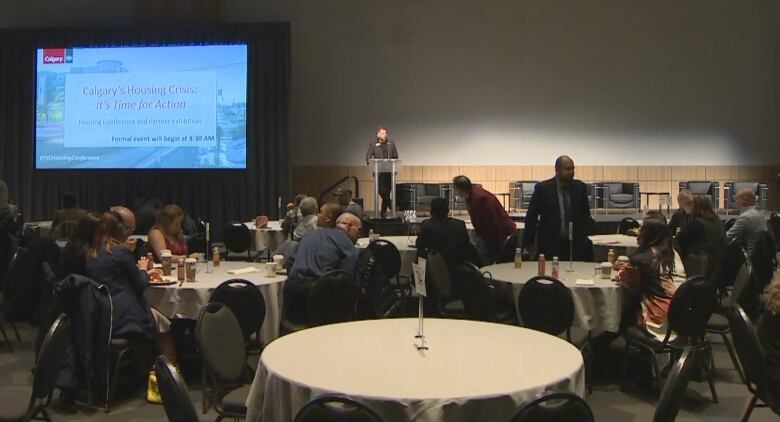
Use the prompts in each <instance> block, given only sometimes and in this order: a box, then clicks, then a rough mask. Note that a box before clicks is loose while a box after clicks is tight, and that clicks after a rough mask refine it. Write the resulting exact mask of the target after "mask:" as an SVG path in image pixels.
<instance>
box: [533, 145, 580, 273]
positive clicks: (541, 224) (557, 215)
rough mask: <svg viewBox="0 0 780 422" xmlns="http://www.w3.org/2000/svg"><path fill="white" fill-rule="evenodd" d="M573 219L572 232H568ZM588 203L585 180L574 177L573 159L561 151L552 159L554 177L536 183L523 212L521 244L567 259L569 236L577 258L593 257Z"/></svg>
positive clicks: (575, 258)
mask: <svg viewBox="0 0 780 422" xmlns="http://www.w3.org/2000/svg"><path fill="white" fill-rule="evenodd" d="M569 223H572V233H569V226H570V225H569ZM590 227H591V217H590V203H589V202H588V191H587V189H586V188H585V183H583V182H582V181H580V180H575V179H574V160H572V159H571V158H570V157H568V156H566V155H563V156H560V157H558V158H557V159H556V160H555V177H553V178H552V179H549V180H545V181H543V182H541V183H539V184H537V185H536V188H535V189H534V193H533V196H531V202H530V203H529V204H528V213H527V214H526V216H525V230H524V232H523V246H525V247H526V248H532V247H533V246H534V245H535V246H536V251H537V252H538V253H543V254H544V255H545V257H546V258H547V259H551V258H552V257H555V256H557V257H558V258H559V259H561V260H568V259H569V246H570V245H569V239H571V241H572V243H573V244H572V245H571V248H572V250H573V254H574V256H573V257H572V259H574V260H578V261H592V260H593V243H592V242H591V241H590V239H588V233H589V231H590Z"/></svg>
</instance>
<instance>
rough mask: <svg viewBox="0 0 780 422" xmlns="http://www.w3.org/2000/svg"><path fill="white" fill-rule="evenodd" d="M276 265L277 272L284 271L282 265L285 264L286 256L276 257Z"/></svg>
mask: <svg viewBox="0 0 780 422" xmlns="http://www.w3.org/2000/svg"><path fill="white" fill-rule="evenodd" d="M273 259H274V264H275V265H276V271H282V264H284V255H274V258H273Z"/></svg>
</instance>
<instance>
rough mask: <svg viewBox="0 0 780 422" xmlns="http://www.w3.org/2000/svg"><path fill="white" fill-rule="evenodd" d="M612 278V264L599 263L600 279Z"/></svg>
mask: <svg viewBox="0 0 780 422" xmlns="http://www.w3.org/2000/svg"><path fill="white" fill-rule="evenodd" d="M611 277H612V263H610V262H602V263H601V278H605V279H610V278H611Z"/></svg>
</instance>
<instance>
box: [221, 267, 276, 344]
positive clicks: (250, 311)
mask: <svg viewBox="0 0 780 422" xmlns="http://www.w3.org/2000/svg"><path fill="white" fill-rule="evenodd" d="M209 302H218V303H221V304H223V305H225V306H227V307H228V308H230V310H231V311H233V314H235V316H236V318H237V319H238V323H239V325H241V332H242V333H243V334H244V341H245V342H246V345H247V352H250V353H251V352H258V351H259V350H260V349H261V348H262V346H263V345H262V344H260V328H261V327H262V326H263V321H265V312H266V307H265V299H264V298H263V293H262V292H260V289H258V288H257V286H255V285H254V284H253V283H252V282H250V281H248V280H244V279H240V278H234V279H231V280H227V281H224V282H222V283H221V284H220V285H219V286H217V288H216V289H214V291H213V292H211V297H210V298H209ZM253 335H254V338H253V337H252V336H253Z"/></svg>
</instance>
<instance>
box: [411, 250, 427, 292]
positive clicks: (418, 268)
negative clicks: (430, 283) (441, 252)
mask: <svg viewBox="0 0 780 422" xmlns="http://www.w3.org/2000/svg"><path fill="white" fill-rule="evenodd" d="M425 266H426V262H425V258H417V263H416V264H415V263H412V273H413V274H414V292H415V293H417V294H418V295H419V296H423V297H427V293H426V292H425Z"/></svg>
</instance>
